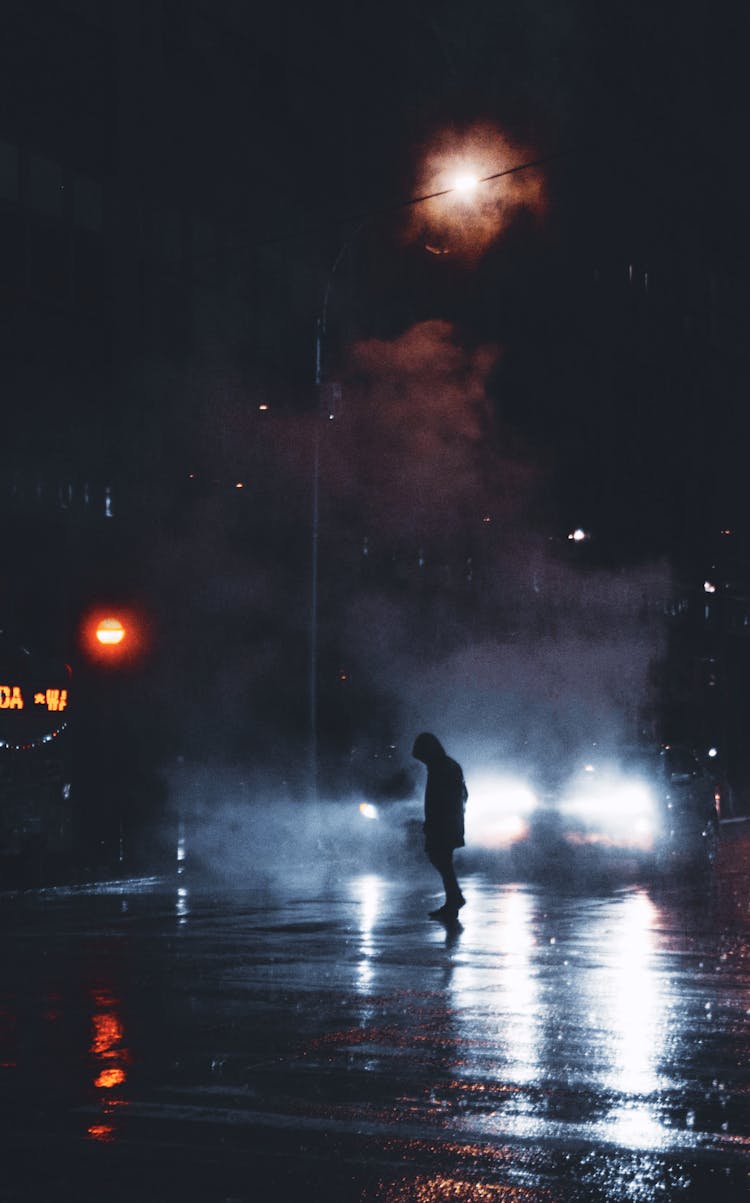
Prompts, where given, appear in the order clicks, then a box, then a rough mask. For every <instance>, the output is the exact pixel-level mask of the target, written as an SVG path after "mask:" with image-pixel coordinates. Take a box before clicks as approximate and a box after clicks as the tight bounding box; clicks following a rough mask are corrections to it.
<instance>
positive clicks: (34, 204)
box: [28, 154, 63, 217]
mask: <svg viewBox="0 0 750 1203" xmlns="http://www.w3.org/2000/svg"><path fill="white" fill-rule="evenodd" d="M28 176H29V206H30V207H31V208H32V209H33V210H34V212H35V213H44V214H46V215H47V216H48V217H62V215H63V169H62V165H61V164H60V163H55V162H54V161H53V160H52V159H46V158H44V156H43V155H35V154H30V155H29V159H28Z"/></svg>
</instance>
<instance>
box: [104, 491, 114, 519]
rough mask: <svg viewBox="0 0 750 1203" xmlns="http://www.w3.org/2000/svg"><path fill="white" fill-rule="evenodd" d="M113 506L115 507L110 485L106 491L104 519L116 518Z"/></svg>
mask: <svg viewBox="0 0 750 1203" xmlns="http://www.w3.org/2000/svg"><path fill="white" fill-rule="evenodd" d="M112 505H113V502H112V489H111V488H110V486H109V485H107V487H106V489H105V490H104V517H105V518H114V516H115V514H114V510H113V508H112Z"/></svg>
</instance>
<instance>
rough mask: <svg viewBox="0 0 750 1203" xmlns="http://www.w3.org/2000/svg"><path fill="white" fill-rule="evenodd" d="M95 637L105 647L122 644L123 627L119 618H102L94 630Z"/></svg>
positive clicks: (123, 636)
mask: <svg viewBox="0 0 750 1203" xmlns="http://www.w3.org/2000/svg"><path fill="white" fill-rule="evenodd" d="M96 637H97V639H98V640H99V642H100V643H103V644H104V645H105V646H112V645H113V644H117V643H122V641H123V639H124V638H125V627H124V626H123V625H122V623H121V622H120V620H119V618H103V619H102V620H101V622H100V623H99V625H98V626H97V628H96Z"/></svg>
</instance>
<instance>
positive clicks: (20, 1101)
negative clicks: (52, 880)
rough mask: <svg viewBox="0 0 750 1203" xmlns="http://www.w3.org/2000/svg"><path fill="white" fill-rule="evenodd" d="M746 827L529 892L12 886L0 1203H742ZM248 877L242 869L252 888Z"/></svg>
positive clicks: (749, 889)
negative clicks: (691, 857) (676, 871)
mask: <svg viewBox="0 0 750 1203" xmlns="http://www.w3.org/2000/svg"><path fill="white" fill-rule="evenodd" d="M749 850H750V831H749V830H748V824H747V823H745V822H742V821H740V822H730V823H725V824H723V839H722V850H721V853H720V858H719V863H718V866H717V868H716V870H715V872H714V873H713V875H711V876H709V877H707V878H705V879H703V878H701V877H696V876H694V875H693V876H692V877H691V878H690V879H689V880H685V879H684V878H676V879H668V880H666V881H663V882H657V883H653V882H648V881H640V880H638V879H637V877H634V876H633V875H632V874H631V873H629V872H628V871H627V870H626V869H623V871H622V872H619V873H617V874H615V875H610V876H609V877H608V878H606V879H597V880H589V881H585V882H584V881H575V880H568V881H567V882H565V881H560V882H556V883H554V884H551V883H549V882H547V883H540V882H538V881H536V882H535V881H518V880H510V879H507V878H505V877H503V875H502V874H500V875H498V879H493V877H492V875H491V874H488V873H487V872H484V873H477V872H474V873H471V874H468V875H463V877H462V884H463V888H464V893H465V895H466V898H467V903H466V906H465V907H464V908H463V910H462V911H461V921H460V923H459V924H457V925H455V926H450V925H449V926H447V927H446V926H444V925H442V924H440V923H437V922H435V921H432V920H430V919H428V918H427V915H426V912H427V910H428V908H429V907H430V906H431V905H434V899H435V898H436V897H437V894H436V892H435V880H434V875H432V873H431V870H430V869H429V866H427V865H425V867H424V870H422V868H420V867H418V866H417V865H416V864H415V865H412V864H409V865H404V866H402V867H401V870H399V867H398V866H397V865H394V866H392V867H391V870H390V871H389V872H388V873H387V874H384V875H381V874H379V873H374V872H367V871H364V872H360V871H358V870H357V868H356V867H355V864H354V862H350V863H349V864H348V866H347V867H346V868H342V866H341V864H340V863H337V862H335V861H334V860H330V861H326V859H325V856H321V855H319V854H316V857H315V858H314V859H315V864H314V866H313V871H312V872H310V865H309V864H308V866H307V871H308V873H309V875H307V874H306V873H305V872H304V870H303V867H302V866H299V867H298V868H297V870H295V871H294V872H293V873H290V875H289V879H288V882H287V884H286V885H282V884H280V883H279V881H278V880H277V881H276V883H275V884H274V885H273V886H264V888H262V889H260V888H258V886H257V884H255V883H254V880H253V875H252V873H249V875H248V880H247V883H246V885H244V886H237V885H236V884H235V885H233V886H232V887H231V888H230V887H226V886H221V885H218V884H213V885H209V884H208V883H206V882H203V883H201V882H200V881H199V880H192V879H191V875H190V873H185V874H183V875H175V877H174V878H170V879H165V878H152V879H139V880H135V879H134V880H132V881H121V882H111V883H109V884H106V883H105V884H100V885H99V886H94V885H89V886H87V887H84V886H81V887H74V888H63V887H60V888H56V889H46V890H36V891H33V890H23V891H7V892H5V893H4V894H3V895H2V897H1V898H0V907H1V909H2V922H3V925H4V928H5V931H6V933H7V934H6V937H5V940H4V944H3V957H4V972H3V984H2V997H1V1004H0V1015H1V1017H2V1028H1V1031H2V1050H1V1060H2V1125H3V1130H4V1134H5V1137H6V1145H7V1149H6V1153H5V1156H4V1159H3V1188H2V1191H0V1195H1V1196H2V1198H3V1200H4V1201H7V1203H22V1201H24V1203H25V1201H30V1200H37V1199H43V1198H45V1199H52V1198H54V1199H56V1200H70V1201H71V1203H72V1201H76V1203H78V1201H83V1200H89V1199H92V1200H93V1199H107V1200H113V1201H114V1200H126V1199H127V1200H131V1199H141V1200H160V1201H162V1200H171V1199H175V1200H183V1199H191V1200H198V1201H200V1203H204V1201H205V1203H230V1201H233V1203H249V1201H250V1200H256V1199H260V1198H268V1199H278V1200H287V1199H299V1200H302V1199H336V1200H341V1203H349V1201H351V1203H355V1201H356V1203H396V1201H397V1200H398V1201H399V1203H412V1201H413V1203H443V1201H446V1203H447V1201H448V1200H450V1201H452V1203H453V1201H459V1200H461V1201H463V1200H466V1201H468V1200H491V1201H493V1203H494V1201H496V1200H497V1201H503V1203H521V1201H524V1203H526V1201H529V1203H530V1201H531V1200H534V1201H536V1200H545V1201H548V1203H572V1201H577V1200H581V1201H583V1200H597V1201H599V1200H601V1201H602V1203H604V1201H605V1200H606V1201H608V1203H617V1201H619V1200H623V1201H624V1200H644V1201H645V1200H654V1199H659V1200H665V1201H669V1203H672V1201H675V1200H684V1201H685V1203H694V1201H695V1203H697V1200H702V1199H707V1198H708V1199H712V1200H715V1201H719V1200H735V1199H737V1200H739V1199H740V1198H744V1197H746V1195H745V1192H746V1190H747V1178H748V1159H747V1149H748V1141H750V1107H749V1106H748V1095H747V1065H748V1048H749V1047H750V1045H749V1044H748V1035H749V1034H750V872H748V851H749ZM259 879H260V874H258V875H257V877H256V880H259Z"/></svg>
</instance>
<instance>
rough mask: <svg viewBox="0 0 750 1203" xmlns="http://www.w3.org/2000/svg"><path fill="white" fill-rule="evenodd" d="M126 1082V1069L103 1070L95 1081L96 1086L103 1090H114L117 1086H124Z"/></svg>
mask: <svg viewBox="0 0 750 1203" xmlns="http://www.w3.org/2000/svg"><path fill="white" fill-rule="evenodd" d="M124 1081H125V1070H124V1069H117V1068H112V1069H103V1070H102V1072H101V1073H100V1074H99V1075H98V1076H97V1077H96V1078H95V1079H94V1085H95V1086H99V1087H101V1089H102V1090H112V1089H113V1088H114V1087H115V1086H122V1084H123V1082H124Z"/></svg>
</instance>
